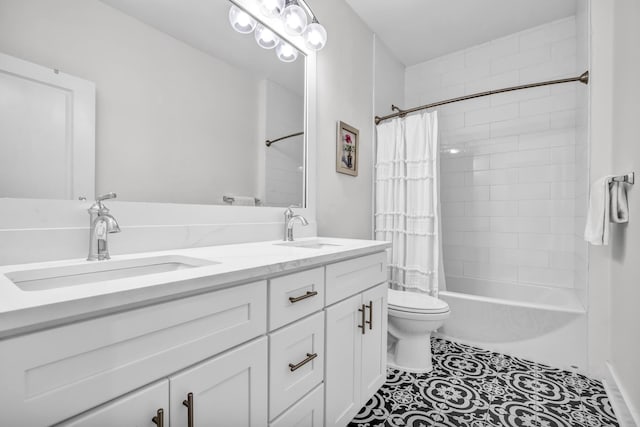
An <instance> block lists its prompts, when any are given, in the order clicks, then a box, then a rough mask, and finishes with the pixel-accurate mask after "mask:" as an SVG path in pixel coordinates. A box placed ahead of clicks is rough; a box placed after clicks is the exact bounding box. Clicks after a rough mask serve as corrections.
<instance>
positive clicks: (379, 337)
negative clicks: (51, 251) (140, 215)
mask: <svg viewBox="0 0 640 427" xmlns="http://www.w3.org/2000/svg"><path fill="white" fill-rule="evenodd" d="M387 247H388V244H387V243H385V242H373V241H365V240H348V239H329V238H309V239H302V240H297V241H294V242H281V241H279V242H260V243H248V244H236V245H227V246H213V247H205V248H196V249H185V250H176V251H171V252H156V253H148V254H143V255H140V254H138V255H125V256H117V257H114V259H112V260H109V261H100V262H87V261H80V260H77V261H56V262H47V263H40V264H25V265H17V266H5V267H1V268H0V355H1V358H2V363H1V364H0V378H2V383H3V386H2V387H1V388H0V424H2V425H15V426H18V425H20V426H47V425H63V426H97V425H98V426H101V425H104V426H109V425H111V426H115V425H122V426H124V425H127V426H129V425H136V426H154V425H157V426H188V427H193V426H205V425H220V426H274V427H284V426H294V425H305V426H323V425H326V426H344V425H346V424H347V423H349V421H350V420H351V419H352V418H353V416H354V415H355V414H356V413H357V412H358V411H359V409H360V408H361V407H362V406H363V405H364V404H365V403H366V401H367V400H368V399H369V398H370V397H371V396H372V395H373V394H374V393H375V391H376V390H377V389H378V388H379V387H380V386H381V385H382V384H383V382H384V381H385V377H386V357H387V356H386V352H387V348H386V340H387V316H386V304H387V303H386V300H387V285H386V278H387V277H386V259H387V257H386V252H385V249H386V248H387Z"/></svg>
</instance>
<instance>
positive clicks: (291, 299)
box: [289, 291, 318, 304]
mask: <svg viewBox="0 0 640 427" xmlns="http://www.w3.org/2000/svg"><path fill="white" fill-rule="evenodd" d="M316 295H318V292H317V291H307V293H306V294H304V295H300V296H299V297H289V302H290V303H291V304H293V303H296V302H298V301H302V300H303V299H307V298H311V297H315V296H316Z"/></svg>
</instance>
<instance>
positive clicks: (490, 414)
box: [350, 338, 618, 427]
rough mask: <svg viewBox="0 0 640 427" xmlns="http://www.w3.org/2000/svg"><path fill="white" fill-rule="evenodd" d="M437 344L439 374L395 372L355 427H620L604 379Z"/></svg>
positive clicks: (441, 342) (355, 421)
mask: <svg viewBox="0 0 640 427" xmlns="http://www.w3.org/2000/svg"><path fill="white" fill-rule="evenodd" d="M431 344H432V351H433V365H434V369H433V371H432V372H430V373H428V374H410V373H406V372H402V371H399V370H397V369H391V368H389V369H388V370H387V382H386V383H385V384H384V385H383V386H382V387H381V388H380V390H378V392H377V393H376V394H375V396H373V398H372V399H371V400H369V402H367V404H366V405H365V407H364V408H362V409H361V410H360V413H359V414H358V415H357V416H356V417H355V418H354V419H353V421H352V422H351V424H350V426H352V427H372V426H393V427H395V426H403V427H404V426H412V427H431V426H436V427H457V426H469V427H496V426H507V427H512V426H513V427H565V426H570V427H574V426H585V427H599V426H602V427H604V426H618V422H617V421H616V416H615V415H614V413H613V409H612V408H611V405H610V403H609V399H608V398H607V395H606V393H605V391H604V388H603V386H602V384H601V383H600V382H599V381H596V380H593V379H590V378H588V377H585V376H584V375H580V374H578V373H576V372H570V371H563V370H560V369H556V368H552V367H550V366H546V365H542V364H540V363H534V362H530V361H528V360H524V359H519V358H517V357H511V356H507V355H504V354H500V353H494V352H491V351H487V350H482V349H479V348H475V347H471V346H468V345H463V344H458V343H454V342H450V341H447V340H444V339H441V338H432V340H431Z"/></svg>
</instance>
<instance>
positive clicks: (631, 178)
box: [611, 172, 636, 185]
mask: <svg viewBox="0 0 640 427" xmlns="http://www.w3.org/2000/svg"><path fill="white" fill-rule="evenodd" d="M635 178H636V174H635V172H629V173H628V174H626V175H620V176H614V177H613V178H611V182H626V183H627V184H631V185H633V184H634V182H635V180H636V179H635Z"/></svg>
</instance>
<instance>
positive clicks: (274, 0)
mask: <svg viewBox="0 0 640 427" xmlns="http://www.w3.org/2000/svg"><path fill="white" fill-rule="evenodd" d="M282 9H284V0H260V12H262V14H263V15H265V16H280V14H281V13H282Z"/></svg>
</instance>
